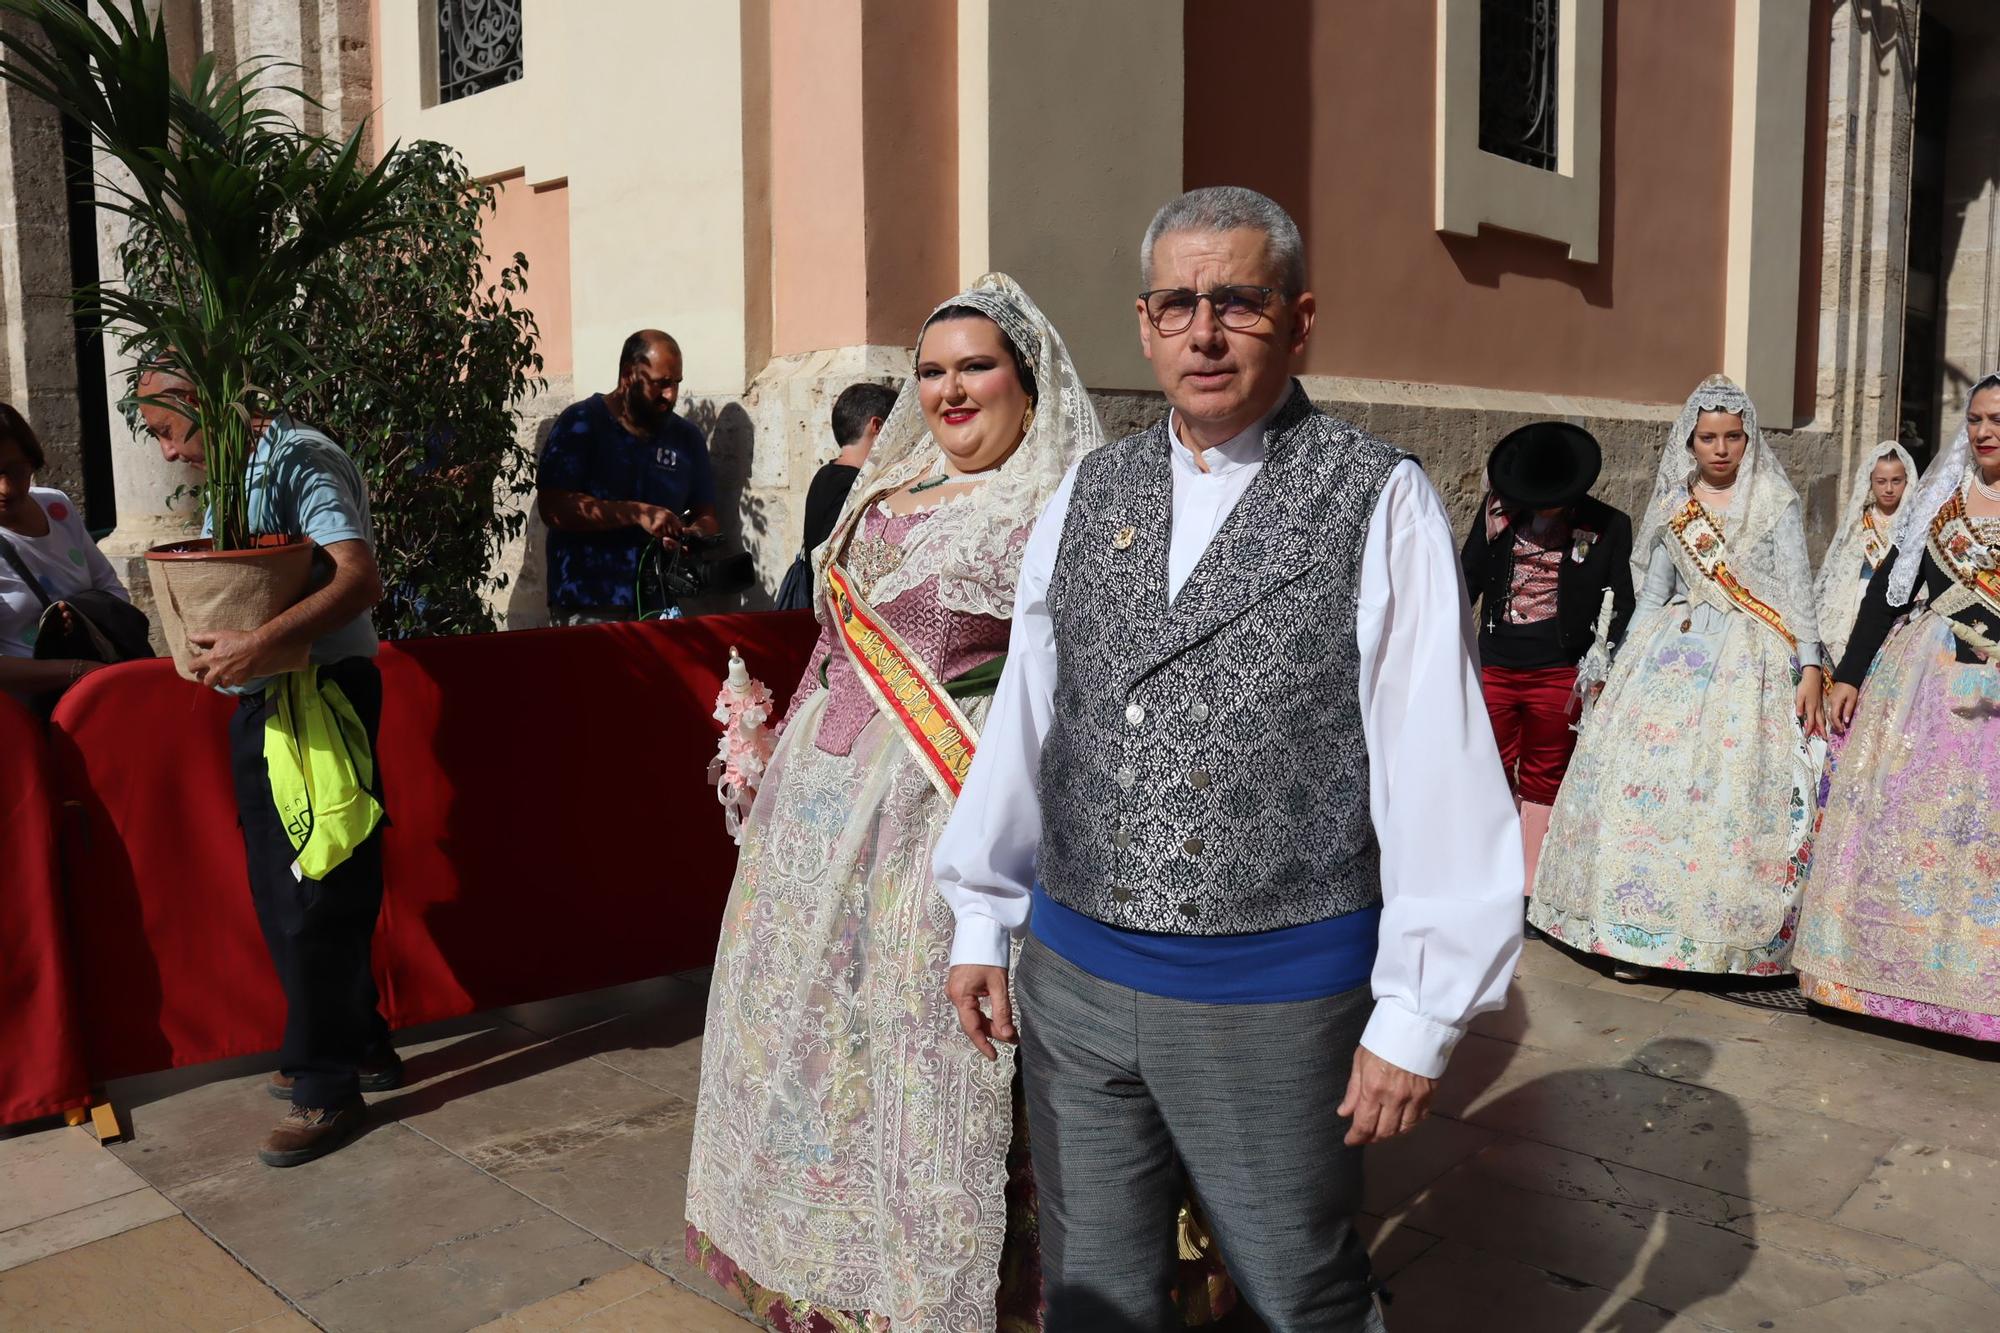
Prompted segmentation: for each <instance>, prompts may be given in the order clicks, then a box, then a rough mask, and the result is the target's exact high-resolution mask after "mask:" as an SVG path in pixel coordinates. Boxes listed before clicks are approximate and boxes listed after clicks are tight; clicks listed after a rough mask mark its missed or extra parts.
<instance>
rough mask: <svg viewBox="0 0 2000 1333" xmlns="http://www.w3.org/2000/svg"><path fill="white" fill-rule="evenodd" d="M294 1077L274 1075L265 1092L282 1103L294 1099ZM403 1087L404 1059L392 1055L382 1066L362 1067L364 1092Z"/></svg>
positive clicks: (393, 1089) (368, 1065)
mask: <svg viewBox="0 0 2000 1333" xmlns="http://www.w3.org/2000/svg"><path fill="white" fill-rule="evenodd" d="M292 1081H293V1080H292V1076H291V1075H290V1074H283V1073H280V1074H273V1075H271V1081H270V1082H269V1083H267V1084H265V1085H264V1088H265V1091H267V1092H269V1093H270V1094H271V1095H272V1096H273V1097H275V1098H277V1099H278V1100H279V1101H281V1102H288V1101H290V1100H291V1099H292ZM402 1086H403V1059H402V1057H401V1056H398V1055H391V1056H390V1057H389V1058H388V1060H387V1061H385V1062H383V1063H381V1064H365V1065H363V1066H361V1090H362V1091H363V1092H394V1091H395V1090H396V1089H398V1088H400V1087H402Z"/></svg>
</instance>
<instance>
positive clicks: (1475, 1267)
mask: <svg viewBox="0 0 2000 1333" xmlns="http://www.w3.org/2000/svg"><path fill="white" fill-rule="evenodd" d="M1394 1296H1395V1300H1394V1302H1393V1303H1392V1304H1391V1305H1390V1306H1389V1310H1388V1316H1389V1325H1390V1327H1391V1328H1393V1329H1394V1330H1395V1333H1465V1330H1467V1329H1482V1330H1484V1329H1491V1330H1494V1331H1495V1333H1500V1331H1501V1330H1506V1333H1517V1331H1520V1333H1525V1331H1526V1330H1534V1333H1569V1331H1570V1330H1575V1331H1576V1333H1582V1330H1584V1329H1608V1328H1615V1329H1617V1330H1619V1333H1656V1330H1661V1329H1665V1328H1667V1327H1668V1325H1669V1323H1670V1322H1671V1320H1672V1316H1671V1315H1669V1314H1667V1313H1666V1312H1665V1311H1662V1310H1656V1309H1651V1308H1648V1307H1647V1306H1644V1305H1640V1304H1638V1303H1637V1302H1635V1301H1630V1300H1620V1299H1619V1298H1618V1297H1616V1296H1614V1295H1612V1293H1610V1292H1608V1291H1605V1290H1603V1289H1601V1288H1598V1287H1592V1286H1589V1285H1586V1284H1583V1283H1579V1282H1575V1281H1571V1280H1567V1279H1563V1278H1558V1277H1555V1276H1553V1275H1552V1274H1549V1273H1546V1272H1544V1271H1542V1270H1541V1269H1538V1268H1533V1267H1531V1266H1529V1265H1527V1264H1520V1263H1515V1262H1513V1261H1512V1260H1508V1259H1502V1258H1499V1257H1498V1256H1495V1255H1491V1254H1485V1253H1482V1252H1480V1251H1478V1250H1475V1249H1471V1248H1468V1247H1467V1246H1464V1245H1458V1244H1454V1243H1453V1242H1451V1241H1442V1242H1440V1243H1439V1244H1438V1245H1437V1246H1436V1247H1435V1248H1433V1249H1432V1250H1431V1251H1430V1252H1429V1253H1428V1254H1426V1255H1424V1257H1423V1258H1421V1259H1419V1260H1417V1261H1416V1262H1415V1263H1414V1264H1412V1265H1410V1267H1409V1268H1408V1269H1406V1270H1405V1271H1404V1273H1403V1276H1402V1277H1401V1278H1400V1279H1399V1280H1398V1281H1397V1283H1396V1287H1395V1291H1394Z"/></svg>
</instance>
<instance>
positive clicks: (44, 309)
mask: <svg viewBox="0 0 2000 1333" xmlns="http://www.w3.org/2000/svg"><path fill="white" fill-rule="evenodd" d="M0 24H4V25H5V26H6V27H7V28H8V29H9V30H10V31H21V30H23V29H24V28H26V27H27V26H28V25H27V23H26V21H25V20H23V19H21V18H19V17H16V16H14V15H7V16H6V17H4V18H0ZM69 260H70V255H69V196H68V193H67V190H66V187H65V184H64V178H63V145H62V122H61V120H60V118H59V117H58V116H57V115H56V113H55V110H54V109H53V108H52V107H50V106H48V105H47V104H46V103H44V102H41V101H39V100H37V99H36V98H34V97H31V96H30V95H29V94H27V93H25V92H23V91H21V90H20V89H18V88H16V87H14V86H13V85H11V84H4V85H0V397H3V398H5V399H6V400H7V401H8V402H10V403H12V404H13V405H14V406H15V407H16V408H18V409H19V410H20V412H21V414H22V415H23V416H25V417H27V419H28V422H29V424H30V425H32V426H33V427H34V428H35V434H36V435H37V436H38V437H39V438H40V439H41V441H42V444H43V447H44V448H45V450H46V451H47V453H48V456H49V457H48V467H47V468H46V469H44V471H43V473H42V477H41V479H42V481H43V482H44V483H46V484H47V485H50V486H58V487H61V488H62V489H63V490H65V491H67V492H68V493H69V494H70V495H71V496H72V497H74V498H75V499H76V500H77V501H78V502H81V501H82V499H83V458H82V440H81V439H80V429H81V427H80V422H79V420H78V416H77V383H76V341H75V338H76V326H75V323H74V319H73V313H72V312H73V306H72V305H71V302H70V262H69Z"/></svg>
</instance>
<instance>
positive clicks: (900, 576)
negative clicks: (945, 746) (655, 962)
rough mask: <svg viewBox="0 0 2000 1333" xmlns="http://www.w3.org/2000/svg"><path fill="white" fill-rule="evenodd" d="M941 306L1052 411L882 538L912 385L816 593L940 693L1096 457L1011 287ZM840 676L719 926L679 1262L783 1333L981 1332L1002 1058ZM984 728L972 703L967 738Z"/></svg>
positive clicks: (872, 712) (1000, 625)
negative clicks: (964, 483)
mask: <svg viewBox="0 0 2000 1333" xmlns="http://www.w3.org/2000/svg"><path fill="white" fill-rule="evenodd" d="M946 304H962V305H973V306H975V308H977V309H979V310H981V311H982V312H984V313H987V314H988V315H989V316H990V317H992V318H993V319H994V320H995V322H996V323H997V324H999V325H1000V327H1001V328H1002V329H1003V330H1004V331H1005V332H1006V333H1007V335H1008V337H1009V338H1010V339H1012V340H1013V341H1014V342H1015V344H1016V346H1017V347H1020V348H1021V350H1022V352H1023V354H1024V356H1026V357H1027V359H1028V360H1029V362H1030V364H1031V365H1032V366H1033V368H1034V371H1035V374H1036V377H1037V381H1038V384H1039V388H1040V401H1039V405H1038V407H1037V409H1036V415H1035V421H1034V424H1033V427H1032V428H1031V429H1030V430H1029V432H1028V433H1027V436H1026V437H1025V438H1024V440H1023V441H1022V443H1021V445H1020V447H1019V448H1018V449H1016V450H1015V452H1014V453H1013V455H1011V456H1010V457H1009V458H1008V460H1007V462H1006V463H1005V464H1003V465H1002V467H1001V469H1000V470H999V472H998V473H996V474H995V475H994V477H993V478H992V479H991V480H988V481H984V482H981V483H979V484H978V485H977V486H976V487H975V488H974V489H973V490H971V491H970V492H969V493H967V494H966V495H965V496H964V497H962V498H960V499H955V500H952V501H949V502H947V503H945V504H943V505H940V506H938V507H936V508H935V509H932V510H929V511H926V512H925V513H924V515H923V516H922V517H917V516H910V517H909V518H908V519H905V520H893V521H882V520H880V519H879V516H878V518H876V519H871V518H869V515H870V513H871V511H873V510H874V504H875V501H876V500H877V499H878V498H879V497H881V496H882V495H883V494H885V493H886V492H887V491H889V490H891V489H894V488H895V487H896V486H898V485H901V484H904V483H907V482H909V481H912V480H915V479H916V478H917V476H918V475H920V474H921V473H922V472H923V471H924V469H926V468H928V467H930V466H931V465H932V463H934V462H935V461H936V459H937V456H938V448H937V445H936V443H935V442H934V441H933V440H932V439H931V438H930V436H929V434H928V433H927V432H926V431H925V429H924V426H923V419H922V415H921V413H920V412H919V410H918V405H917V397H916V381H915V378H914V376H913V377H912V378H911V379H910V380H909V381H908V382H907V383H906V384H905V385H904V388H903V391H902V394H901V395H900V396H899V397H898V399H897V401H896V406H895V408H894V409H893V410H892V411H891V413H890V416H889V419H888V421H887V423H886V424H885V425H884V428H883V432H882V435H881V438H880V439H879V440H878V441H877V444H876V446H875V450H874V452H873V453H871V454H870V456H869V461H868V463H867V465H866V466H865V467H864V468H863V470H862V473H861V476H860V477H859V478H858V479H857V481H856V483H855V487H854V490H853V491H852V492H851V493H850V496H849V503H848V507H847V509H846V510H845V511H844V512H843V514H842V516H841V519H840V522H839V524H838V525H837V526H836V528H835V530H834V535H833V537H832V538H830V539H829V540H828V542H827V543H826V544H825V545H823V546H822V547H820V548H819V551H818V553H817V560H816V564H815V571H816V574H817V576H818V584H817V589H816V591H817V602H818V608H819V615H820V620H821V624H822V625H830V624H831V622H832V616H831V615H830V614H829V612H828V610H827V606H826V594H825V572H826V561H827V560H828V559H829V558H831V557H832V556H834V555H835V554H836V553H838V554H841V555H842V557H843V560H845V558H846V556H847V554H848V553H849V550H850V547H854V548H857V549H855V550H854V551H853V552H852V554H853V555H854V556H855V557H857V559H858V563H859V564H860V565H861V566H862V568H861V569H853V568H852V567H850V572H851V573H853V574H854V576H855V577H856V578H857V579H858V580H861V581H862V582H863V583H864V586H865V588H866V594H867V595H868V596H869V598H870V600H871V601H872V603H873V605H874V608H875V610H876V612H877V613H878V614H879V615H880V616H881V617H882V618H883V619H884V620H885V621H887V622H888V623H889V624H890V625H891V626H892V627H893V628H894V629H895V630H896V632H897V633H898V635H899V636H900V637H901V638H902V639H903V640H904V642H905V643H906V644H907V645H908V646H909V648H910V650H911V651H912V652H913V653H915V654H916V655H917V656H919V657H920V658H922V659H923V661H924V662H925V663H926V664H927V665H928V666H929V667H930V668H931V669H932V671H933V672H934V673H935V674H938V675H940V676H941V677H946V678H948V677H949V676H951V675H954V674H957V673H958V672H960V671H962V670H964V669H965V668H966V667H969V666H971V665H974V664H976V662H977V661H978V660H983V658H985V657H990V656H992V654H993V652H994V651H998V650H999V649H1000V648H1002V647H1004V643H1005V637H1006V624H1005V622H1006V620H1007V618H1008V617H1009V616H1011V615H1012V612H1013V599H1014V587H1015V583H1016V580H1017V578H1018V575H1019V570H1020V553H1021V549H1022V547H1023V546H1024V545H1025V544H1026V541H1027V536H1028V531H1029V528H1030V527H1031V526H1032V524H1033V523H1034V520H1035V518H1036V517H1037V515H1038V514H1039V513H1040V511H1041V509H1042V508H1043V506H1044V505H1046V503H1047V501H1048V498H1049V497H1050V496H1051V495H1052V494H1053V493H1054V492H1055V489H1056V487H1057V486H1058V485H1059V484H1060V482H1061V480H1062V476H1063V473H1064V472H1065V471H1066V470H1067V469H1068V467H1069V465H1070V463H1072V462H1073V461H1074V460H1075V458H1076V457H1077V456H1078V454H1079V453H1080V452H1081V451H1082V450H1084V449H1086V448H1089V447H1091V446H1093V445H1095V444H1097V443H1099V442H1100V441H1101V440H1102V438H1103V437H1102V431H1101V429H1100V427H1099V426H1098V423H1097V417H1096V414H1095V411H1094V409H1093V408H1092V407H1091V405H1090V400H1089V397H1088V396H1087V395H1086V394H1085V393H1084V392H1083V388H1082V383H1081V381H1080V380H1079V379H1078V378H1077V375H1076V372H1075V369H1074V367H1072V366H1071V365H1070V363H1069V358H1068V354H1067V353H1066V352H1065V351H1064V349H1063V346H1062V341H1061V339H1060V338H1059V337H1058V336H1057V335H1056V333H1055V330H1054V329H1052V328H1050V327H1049V326H1048V323H1047V321H1046V320H1044V319H1043V318H1042V316H1041V314H1040V312H1039V311H1037V310H1036V309H1035V307H1034V305H1033V303H1032V302H1030V301H1029V300H1028V299H1027V297H1026V295H1025V294H1024V293H1022V292H1021V291H1020V289H1019V288H1018V287H1017V286H1015V285H1014V283H1013V281H1012V280H1011V279H1008V278H1006V277H1004V276H1000V275H994V276H990V277H988V278H985V279H982V280H981V282H980V283H979V284H978V285H977V286H976V287H975V288H974V289H973V290H972V291H971V292H967V293H963V294H961V295H960V296H958V297H955V298H953V300H952V301H950V302H947V303H946ZM864 524H866V525H867V526H866V527H865V528H864ZM857 538H858V540H857ZM841 651H842V650H841V649H839V648H838V646H837V645H836V644H835V643H834V642H833V640H832V638H831V637H830V636H829V634H823V635H822V639H821V643H820V646H819V648H818V649H817V650H816V651H815V652H814V654H813V657H812V660H811V662H810V664H809V666H808V668H807V676H806V681H805V685H804V687H803V688H802V689H801V690H800V691H799V695H800V696H801V698H799V699H798V700H796V701H795V703H794V707H793V711H792V714H791V716H790V718H789V719H788V722H787V725H786V726H785V729H784V734H783V735H782V737H781V738H780V740H779V743H778V748H777V751H776V753H775V754H774V755H773V757H772V760H771V763H770V767H769V769H768V770H767V772H766V776H765V779H764V785H763V786H762V788H761V789H760V790H759V792H758V796H757V801H756V804H755V805H754V806H753V807H752V809H751V812H750V818H749V821H748V823H747V825H746V827H745V832H744V839H743V851H742V855H741V858H740V860H739V861H738V864H737V874H736V882H735V884H734V886H733V887H732V888H731V891H730V898H729V903H728V905H727V907H726V908H725V911H724V916H723V924H722V937H721V941H720V943H719V945H718V948H717V951H716V961H715V973H714V979H713V981H712V983H711V986H710V990H709V1008H708V1021H707V1027H706V1030H705V1035H704V1039H703V1048H702V1067H701V1089H700V1097H699V1103H698V1106H697V1111H696V1119H695V1132H694V1147H693V1152H692V1156H691V1159H690V1163H689V1170H688V1201H687V1219H688V1222H689V1224H690V1225H691V1226H692V1227H694V1228H695V1229H696V1232H697V1235H696V1236H695V1237H694V1238H693V1239H692V1245H693V1250H694V1252H695V1253H697V1254H699V1255H701V1256H703V1259H704V1261H705V1262H708V1263H709V1264H710V1266H711V1269H712V1271H717V1272H718V1273H724V1274H726V1275H727V1280H728V1281H730V1282H731V1283H732V1284H733V1285H738V1286H739V1287H743V1284H745V1283H747V1284H749V1285H750V1287H754V1288H756V1289H757V1290H759V1291H761V1292H763V1293H764V1296H765V1297H768V1298H769V1300H767V1301H766V1305H767V1306H768V1307H769V1308H767V1309H765V1310H762V1311H760V1313H763V1314H765V1316H766V1317H767V1318H771V1319H773V1320H774V1321H776V1322H777V1323H778V1326H779V1327H794V1328H801V1329H806V1328H811V1329H820V1328H827V1329H871V1330H872V1329H877V1328H881V1327H883V1326H885V1325H893V1326H894V1327H896V1328H912V1329H933V1328H935V1329H951V1330H954V1333H957V1331H958V1330H967V1331H968V1333H981V1331H987V1333H990V1330H993V1329H994V1328H995V1323H996V1319H997V1318H998V1315H999V1302H998V1299H997V1298H998V1294H999V1291H1000V1282H1001V1271H1002V1257H1003V1241H1004V1237H1005V1235H1006V1233H1007V1229H1008V1227H1007V1204H1006V1197H1005V1191H1006V1188H1007V1183H1008V1154H1009V1150H1010V1145H1011V1143H1012V1141H1013V1136H1014V1117H1013V1115H1012V1112H1011V1099H1010V1095H1009V1082H1010V1079H1011V1078H1012V1076H1013V1069H1014V1057H1013V1049H1012V1048H1011V1047H1003V1048H1002V1054H1001V1058H1000V1060H999V1061H997V1062H993V1063H989V1062H988V1061H986V1060H985V1059H983V1058H982V1057H981V1056H980V1055H979V1053H978V1052H977V1051H975V1050H974V1049H973V1047H972V1045H971V1043H969V1042H967V1041H966V1040H965V1038H964V1036H963V1035H962V1034H961V1033H960V1031H959V1027H958V1016H957V1013H956V1011H954V1010H953V1008H952V1007H951V1004H950V1002H949V1001H948V1000H947V998H946V996H945V974H946V972H947V970H948V964H949V961H950V954H951V940H952V931H953V926H954V922H953V918H952V913H951V909H950V908H949V906H948V905H947V904H946V903H945V901H944V898H943V897H942V896H941V895H940V894H939V893H938V892H937V890H936V888H935V886H934V885H933V883H932V881H931V868H930V863H931V853H932V850H933V848H934V847H935V845H936V843H937V839H938V836H939V835H940V834H941V833H942V831H943V828H944V824H945V821H946V819H947V818H948V817H949V816H950V813H951V804H950V802H949V801H948V800H947V799H946V798H945V797H944V796H943V795H941V794H940V793H939V791H938V789H937V787H936V786H934V785H933V784H932V782H931V780H930V778H929V776H928V775H927V774H926V772H925V771H924V769H923V768H922V767H921V766H920V763H919V761H918V760H917V759H916V758H915V756H914V755H913V754H912V752H911V750H910V748H909V745H908V742H907V741H906V740H905V738H904V735H903V733H902V731H901V729H900V724H899V723H898V722H897V721H896V720H894V719H893V718H891V717H889V716H886V715H884V714H882V713H881V712H879V711H877V710H876V709H875V708H874V706H873V704H872V701H871V700H870V698H869V696H868V694H867V693H866V691H865V689H864V688H863V686H862V684H861V682H860V681H859V680H858V679H857V678H856V677H855V676H854V675H853V674H852V670H851V668H850V667H849V665H848V663H847V662H846V660H845V659H844V658H843V657H838V656H834V655H833V654H836V653H839V652H841ZM822 665H825V666H826V680H827V688H825V689H821V688H818V682H819V679H820V669H821V666H822ZM989 703H990V700H987V699H969V700H964V701H962V707H963V709H964V712H965V714H966V716H967V718H968V719H969V720H970V721H971V722H972V723H973V725H974V726H975V727H977V726H978V725H979V724H980V723H982V722H983V721H984V720H985V715H986V711H987V708H988V706H989ZM718 1254H719V1257H718ZM744 1289H745V1290H746V1291H747V1290H748V1289H749V1288H747V1287H746V1288H744ZM759 1299H763V1298H762V1297H760V1298H759ZM780 1306H782V1310H781V1309H780ZM781 1314H782V1318H780V1315H781Z"/></svg>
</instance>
